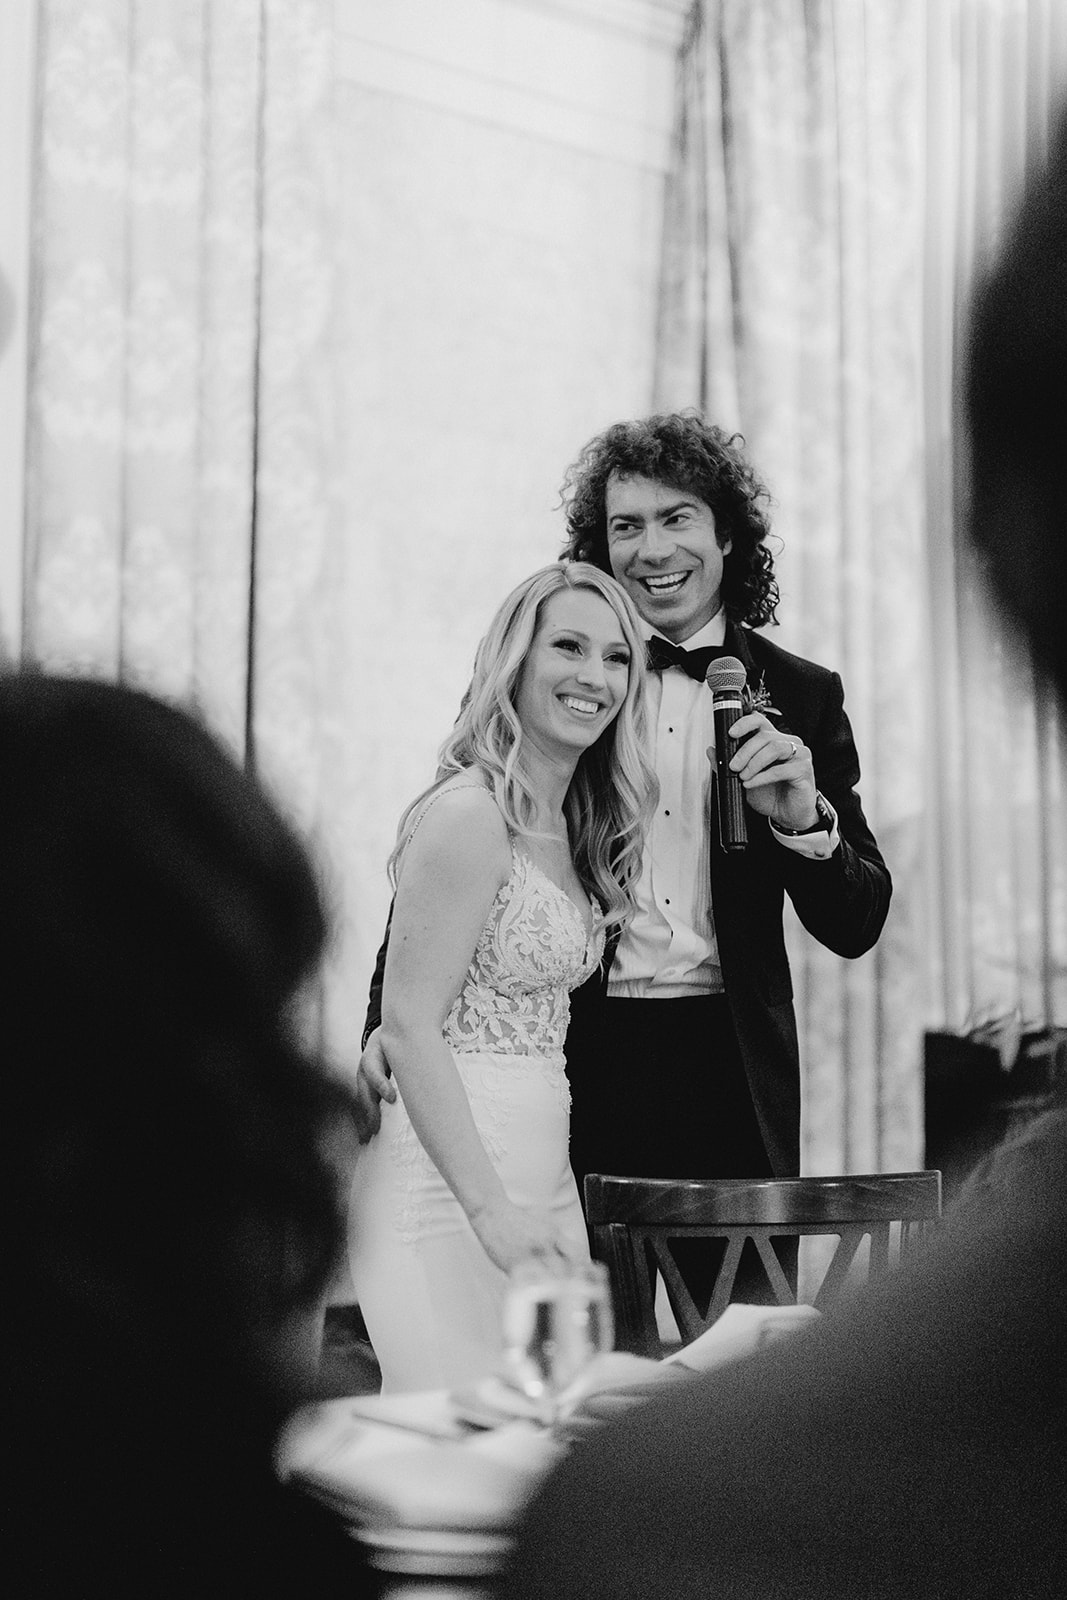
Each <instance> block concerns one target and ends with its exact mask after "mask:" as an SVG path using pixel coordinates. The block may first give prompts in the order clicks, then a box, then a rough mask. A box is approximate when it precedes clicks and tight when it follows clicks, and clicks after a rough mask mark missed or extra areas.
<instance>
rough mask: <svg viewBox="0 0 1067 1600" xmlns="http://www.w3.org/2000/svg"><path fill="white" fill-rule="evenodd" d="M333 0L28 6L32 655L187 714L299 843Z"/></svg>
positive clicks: (101, 0)
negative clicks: (32, 137)
mask: <svg viewBox="0 0 1067 1600" xmlns="http://www.w3.org/2000/svg"><path fill="white" fill-rule="evenodd" d="M332 25H333V18H332V6H331V5H330V3H329V0H298V3H296V0H226V3H225V4H216V3H208V4H205V3H203V0H41V4H40V7H39V33H38V37H39V57H38V95H37V103H38V135H37V152H36V163H35V166H36V170H35V173H34V203H33V218H34V233H33V242H32V257H33V260H32V267H33V282H34V296H33V302H32V305H31V311H30V336H29V345H30V352H31V362H30V374H29V392H28V449H27V514H26V528H25V541H26V547H25V553H24V573H25V584H24V618H23V621H24V629H23V637H24V654H25V655H26V657H27V658H28V659H30V660H33V661H36V662H39V663H41V664H43V665H45V666H47V667H49V668H52V669H59V670H68V671H75V672H83V673H91V674H94V675H99V676H104V677H108V678H121V679H124V680H126V681H132V682H135V683H138V684H140V685H142V686H144V687H146V688H148V689H150V690H152V691H154V692H156V693H160V694H163V695H165V696H167V697H169V698H172V699H175V700H178V701H180V702H183V703H186V704H188V705H191V706H193V707H195V708H198V709H199V711H200V712H201V713H202V714H203V715H204V716H205V718H206V719H207V720H208V721H209V723H210V724H211V725H212V726H213V727H214V728H215V729H216V731H217V732H218V733H219V734H220V735H221V736H222V737H223V738H224V739H225V740H226V741H227V742H228V744H229V746H230V747H231V749H232V750H233V751H234V753H235V754H236V755H237V756H238V757H239V758H244V759H245V760H246V761H247V762H248V764H249V765H250V766H254V767H255V768H256V770H257V771H258V772H259V773H260V775H261V776H262V777H263V778H264V779H265V781H266V782H267V783H268V784H269V785H270V786H271V787H272V788H273V789H274V790H275V791H276V793H277V795H278V797H279V798H280V800H281V802H282V804H283V806H284V808H285V809H286V810H287V811H288V812H289V814H290V815H291V816H292V817H293V819H294V820H295V821H296V822H297V824H298V825H299V826H300V827H301V828H302V830H304V831H305V833H307V834H309V835H310V836H311V837H313V838H317V839H320V840H325V841H327V842H329V841H330V840H331V839H332V837H333V835H334V834H335V833H336V831H337V829H336V828H335V827H334V824H333V818H334V817H335V816H336V813H337V811H338V809H339V804H340V801H339V796H340V794H341V792H342V791H343V789H344V774H343V760H342V757H341V756H340V755H339V752H340V750H341V745H342V741H341V740H340V739H339V737H338V735H337V730H336V724H337V720H338V719H337V716H336V713H335V711H334V710H333V707H334V706H335V705H336V695H337V694H338V693H339V692H340V690H339V685H338V681H337V673H336V670H335V668H336V660H335V654H336V652H335V651H334V648H333V631H334V630H335V629H336V627H337V626H339V621H340V619H337V618H336V617H335V616H334V614H333V611H332V610H331V608H330V607H329V606H328V605H327V604H326V603H325V600H326V597H327V596H328V595H329V594H330V593H331V592H332V591H333V590H334V589H335V588H336V585H337V582H338V563H339V561H340V559H341V556H340V544H339V540H338V539H337V537H336V533H335V527H336V517H335V514H334V505H335V488H334V464H333V445H332V428H333V422H334V417H335V413H336V406H335V404H334V400H333V393H332V386H333V379H332V373H333V370H334V369H333V362H332V354H331V334H332V329H331V306H332V280H333V271H332V264H331V263H332V245H333V241H332V229H331V224H330V217H331V194H332V177H331V171H330V151H331V132H332V130H331V124H330V113H331V85H332V79H331V64H332V42H333V33H332Z"/></svg>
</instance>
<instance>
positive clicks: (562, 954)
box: [444, 841, 604, 1062]
mask: <svg viewBox="0 0 1067 1600" xmlns="http://www.w3.org/2000/svg"><path fill="white" fill-rule="evenodd" d="M603 953H604V933H603V930H602V929H601V928H600V927H599V926H598V925H596V924H594V929H593V932H592V934H590V935H589V936H588V937H587V934H586V927H585V921H584V919H583V917H582V914H581V911H580V910H579V908H578V907H577V905H576V904H575V903H574V901H573V900H572V899H571V898H570V896H569V895H568V894H565V893H564V892H563V890H562V889H560V888H559V887H558V886H557V885H556V884H555V883H553V882H552V879H551V878H549V877H548V876H547V874H546V873H544V872H543V871H542V870H541V868H540V867H538V866H537V865H536V864H535V863H534V862H533V861H531V859H530V858H529V856H527V855H524V854H523V852H522V851H521V850H520V849H519V847H518V845H517V843H515V842H514V841H512V846H511V872H510V874H509V876H508V879H507V882H506V883H504V884H503V885H502V887H501V888H500V890H499V892H498V894H497V896H496V899H495V900H494V901H493V904H492V905H491V906H490V908H489V915H488V917H487V918H486V920H485V926H484V927H483V929H482V931H481V934H480V935H479V938H478V943H477V945H476V947H475V950H474V955H473V957H472V958H471V963H470V966H469V967H468V968H467V975H466V977H465V978H464V980H463V987H462V989H461V990H460V992H459V994H458V995H457V996H456V998H455V1000H454V1001H453V1003H452V1009H451V1010H450V1011H449V1013H448V1017H447V1019H446V1021H445V1027H444V1035H445V1039H446V1040H447V1042H448V1044H449V1045H450V1046H451V1048H452V1050H453V1051H454V1052H456V1053H460V1054H461V1053H463V1052H467V1051H491V1052H494V1053H497V1054H504V1055H527V1054H528V1055H538V1056H544V1057H548V1058H551V1059H558V1060H559V1061H561V1062H562V1059H563V1039H564V1035H565V1034H566V1032H567V1023H568V1021H569V1020H570V991H571V990H572V989H576V988H577V987H578V985H579V984H581V983H584V982H585V980H586V979H587V978H588V977H590V976H591V975H592V973H593V972H594V971H595V970H596V968H597V967H598V966H599V964H600V960H601V957H602V956H603Z"/></svg>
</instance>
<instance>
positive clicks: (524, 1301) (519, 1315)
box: [503, 1259, 615, 1423]
mask: <svg viewBox="0 0 1067 1600" xmlns="http://www.w3.org/2000/svg"><path fill="white" fill-rule="evenodd" d="M503 1331H504V1367H505V1372H506V1374H507V1377H508V1379H509V1380H510V1382H511V1383H513V1384H514V1385H515V1387H516V1388H518V1389H520V1390H521V1391H522V1393H523V1394H525V1395H527V1396H528V1397H529V1398H530V1399H531V1400H533V1401H535V1402H536V1403H537V1406H538V1415H539V1417H540V1420H541V1421H543V1422H545V1423H552V1422H555V1421H556V1420H557V1418H558V1414H559V1397H560V1395H561V1394H562V1393H563V1392H564V1391H565V1390H566V1389H568V1388H569V1387H570V1385H571V1384H572V1383H573V1382H574V1381H575V1379H576V1378H578V1377H580V1376H581V1374H582V1372H584V1370H585V1368H586V1367H587V1366H588V1365H589V1363H590V1362H591V1361H592V1360H593V1358H594V1357H595V1356H598V1355H601V1354H602V1353H603V1352H605V1351H608V1350H611V1349H612V1347H613V1345H614V1342H615V1336H614V1324H613V1321H612V1315H611V1292H610V1289H609V1287H608V1275H607V1270H606V1268H605V1267H604V1266H603V1264H602V1263H601V1262H599V1261H586V1262H576V1263H575V1262H568V1263H566V1264H561V1265H559V1266H556V1267H553V1266H550V1265H549V1264H548V1263H547V1262H544V1261H539V1260H536V1259H531V1260H529V1261H523V1262H521V1263H520V1264H519V1265H518V1266H517V1267H516V1268H515V1269H514V1270H513V1271H512V1273H511V1275H510V1278H509V1281H508V1290H507V1295H506V1297H505V1300H504V1316H503Z"/></svg>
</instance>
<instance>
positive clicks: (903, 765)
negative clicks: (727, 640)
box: [657, 0, 1067, 1171]
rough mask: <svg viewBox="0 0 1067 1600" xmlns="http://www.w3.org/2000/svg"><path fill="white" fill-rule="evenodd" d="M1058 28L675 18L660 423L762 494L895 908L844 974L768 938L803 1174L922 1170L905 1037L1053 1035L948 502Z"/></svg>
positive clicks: (1020, 762) (752, 16)
mask: <svg viewBox="0 0 1067 1600" xmlns="http://www.w3.org/2000/svg"><path fill="white" fill-rule="evenodd" d="M1065 22H1067V17H1065V16H1064V14H1063V11H1062V8H1059V10H1058V9H1057V7H1056V5H1055V4H1054V0H947V3H946V4H945V5H938V6H927V5H926V4H925V3H924V0H809V3H806V4H801V3H800V0H698V3H697V4H695V5H694V8H693V12H692V16H691V22H690V32H689V37H688V40H687V43H686V47H685V49H684V52H683V56H682V61H681V66H680V93H679V108H680V109H679V132H678V149H677V158H676V163H675V170H674V173H673V177H672V181H671V185H670V191H669V195H668V216H667V225H666V235H665V247H664V269H663V297H662V306H661V327H660V361H659V372H658V382H657V389H658V393H657V403H658V404H659V405H661V406H665V407H666V406H672V407H673V406H682V405H687V404H689V405H691V404H698V405H701V406H703V407H704V408H705V409H706V410H707V411H708V412H709V413H710V414H711V415H712V416H713V417H714V418H716V419H718V420H719V421H721V422H722V423H723V424H724V425H726V426H727V427H729V428H735V429H738V430H739V431H740V432H741V433H743V434H744V436H745V439H746V441H747V445H748V448H749V452H750V454H751V457H752V459H753V461H754V462H755V463H756V465H757V467H758V469H759V470H760V471H761V472H762V473H763V475H764V476H765V478H766V480H767V482H768V485H769V487H770V489H771V491H772V493H773V495H774V497H775V500H776V502H777V504H776V507H775V511H774V519H773V520H774V528H775V531H776V533H777V534H778V536H779V537H780V539H781V550H780V554H779V555H778V569H779V573H780V577H781V587H782V595H783V604H782V609H781V619H782V627H781V628H780V629H779V630H778V631H777V633H776V635H775V637H776V638H777V639H779V640H780V642H781V643H783V644H785V645H786V646H787V647H788V648H795V649H797V650H798V651H800V653H802V654H804V655H808V656H811V657H813V658H814V659H816V660H819V661H822V662H825V663H826V664H828V665H831V666H834V667H836V668H838V669H839V670H840V671H841V673H842V676H843V679H844V683H845V694H846V708H847V709H848V710H849V713H850V715H851V718H852V721H853V724H854V727H855V730H856V735H857V744H858V747H859V752H860V759H861V763H862V766H863V779H862V782H861V793H862V796H863V799H864V804H865V807H866V809H867V812H868V815H869V816H870V818H871V820H872V822H873V824H874V827H875V831H876V834H877V836H878V839H879V842H880V843H881V845H882V847H883V849H884V852H885V854H886V857H887V859H888V860H889V863H890V866H891V868H892V871H893V876H894V881H895V886H896V887H895V897H894V903H893V908H892V910H891V913H890V919H889V922H888V924H887V927H886V930H885V933H884V934H883V937H882V940H881V942H880V944H879V945H878V947H877V949H876V950H875V951H874V952H872V953H871V955H870V956H868V957H866V958H864V960H862V961H860V962H856V963H842V962H840V961H838V960H837V959H836V958H835V957H833V956H831V955H829V954H828V953H827V952H826V951H824V950H822V949H821V948H820V947H818V946H817V945H815V944H814V943H813V942H812V941H810V940H808V939H807V938H806V936H804V935H803V934H802V933H800V932H799V930H797V929H796V928H793V929H792V930H791V951H792V956H793V965H794V978H795V983H796V987H797V1007H798V1018H799V1021H800V1026H801V1033H802V1053H803V1058H804V1063H805V1076H806V1090H805V1127H804V1162H805V1168H806V1170H809V1171H832V1170H852V1171H857V1170H864V1169H872V1168H890V1167H907V1166H910V1165H913V1164H915V1163H916V1162H917V1161H918V1160H920V1159H921V1155H922V1143H921V1105H920V1086H921V1071H920V1069H921V1054H922V1034H923V1030H924V1028H926V1027H945V1026H948V1027H952V1028H965V1027H968V1026H972V1025H974V1024H975V1023H976V1022H979V1021H981V1020H983V1019H984V1018H985V1017H988V1016H989V1015H990V1014H992V1013H994V1012H997V1013H1007V1014H1009V1015H1014V1016H1015V1017H1016V1018H1017V1019H1021V1018H1023V1017H1024V1016H1025V1018H1026V1020H1027V1021H1028V1022H1029V1023H1030V1024H1031V1025H1034V1024H1041V1023H1044V1022H1051V1021H1053V1020H1059V1021H1061V1022H1062V1021H1063V1020H1064V1018H1065V1016H1067V994H1065V993H1064V992H1063V976H1062V975H1063V972H1064V958H1065V955H1067V885H1065V883H1064V855H1063V852H1064V835H1065V834H1067V826H1065V818H1064V809H1063V807H1064V801H1063V790H1062V783H1061V779H1060V777H1059V772H1060V768H1059V766H1058V753H1057V751H1056V750H1055V737H1054V734H1053V730H1052V727H1051V719H1050V718H1049V716H1048V715H1047V712H1046V711H1045V709H1043V708H1042V707H1041V706H1040V705H1039V704H1038V703H1037V701H1036V700H1035V697H1034V693H1033V688H1032V685H1029V684H1028V683H1027V682H1026V681H1025V678H1023V677H1021V676H1020V673H1019V670H1018V668H1017V666H1013V665H1012V663H1011V660H1010V650H1009V648H1008V647H1007V645H1006V644H1005V643H1004V641H1003V638H1002V635H1001V634H1000V633H999V631H998V630H997V628H996V626H995V624H994V623H993V621H992V620H991V619H990V618H988V616H987V615H986V614H985V613H984V611H982V610H980V607H979V600H978V596H977V584H976V582H975V577H974V574H973V573H972V572H971V571H970V569H969V566H968V563H967V561H966V558H965V557H964V556H963V555H962V554H961V546H960V541H959V538H958V536H957V533H956V520H955V519H956V518H957V515H958V513H959V512H960V510H961V508H960V506H959V503H958V496H957V495H956V493H955V492H954V487H953V486H954V484H956V483H957V482H959V481H960V477H959V472H960V465H961V463H960V460H959V434H958V428H957V420H956V419H957V413H956V411H955V410H954V409H953V402H954V399H955V396H956V392H957V390H958V385H959V374H960V370H961V363H962V357H963V353H964V352H963V348H962V345H961V337H962V333H963V330H964V328H965V326H966V323H965V318H966V307H967V302H968V291H969V285H970V282H971V277H972V274H973V271H974V268H975V258H976V255H977V253H978V249H979V245H978V241H979V240H981V239H985V240H987V241H989V243H993V242H995V238H996V231H997V227H998V226H999V225H1000V224H1001V223H1002V221H1003V218H1004V216H1005V208H1006V206H1007V205H1008V203H1009V200H1010V194H1011V181H1012V179H1013V178H1014V177H1015V176H1016V175H1017V174H1018V172H1019V171H1020V169H1021V166H1022V156H1023V154H1024V152H1025V150H1026V148H1027V146H1028V144H1029V147H1030V149H1031V151H1034V150H1036V149H1037V148H1038V147H1039V146H1040V143H1041V140H1042V138H1043V137H1044V132H1045V131H1046V130H1047V127H1048V119H1049V106H1050V102H1051V100H1052V99H1053V98H1054V85H1055V83H1056V82H1057V72H1058V71H1060V69H1061V68H1062V63H1063V56H1064V52H1063V38H1064V24H1065ZM1059 81H1062V79H1061V80H1059ZM1027 129H1029V130H1030V135H1029V139H1028V138H1027V134H1026V130H1027ZM1009 752H1010V753H1011V754H1010V755H1009V754H1008V753H1009ZM1057 964H1058V970H1059V973H1060V975H1061V976H1060V979H1059V983H1060V988H1059V990H1058V991H1057V993H1056V994H1054V993H1053V992H1052V990H1053V988H1054V987H1055V985H1054V984H1052V983H1051V981H1050V980H1046V979H1045V978H1043V976H1042V974H1043V973H1045V972H1047V971H1049V970H1055V969H1056V968H1057ZM1053 1009H1058V1019H1054V1017H1053V1015H1052V1011H1053Z"/></svg>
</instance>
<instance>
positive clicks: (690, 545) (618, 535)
mask: <svg viewBox="0 0 1067 1600" xmlns="http://www.w3.org/2000/svg"><path fill="white" fill-rule="evenodd" d="M604 510H605V519H606V522H607V532H608V560H609V561H610V562H611V571H612V574H613V576H614V577H616V578H617V579H618V581H619V582H620V583H621V584H622V586H623V588H624V589H625V590H626V592H627V594H628V595H629V596H630V598H631V600H632V601H633V602H634V604H635V605H636V607H637V609H638V611H640V613H641V615H642V616H643V617H644V619H645V621H646V622H647V623H648V624H649V625H650V626H651V627H653V628H655V629H656V631H657V633H662V634H663V636H664V638H666V639H671V640H673V642H674V643H675V644H684V642H685V640H686V639H689V638H692V636H693V634H694V633H696V632H697V631H698V629H700V628H702V627H703V626H704V624H705V623H706V622H710V621H711V619H712V617H713V616H714V615H715V614H716V612H717V611H718V610H719V608H720V606H721V605H722V572H723V558H724V557H725V556H726V555H727V554H728V553H729V550H730V540H729V539H725V540H723V541H722V542H721V543H720V541H719V537H718V534H717V533H716V530H715V514H714V512H713V511H712V509H711V507H710V506H709V505H707V504H705V502H704V501H703V500H701V499H700V498H699V496H698V495H695V494H693V493H692V491H691V490H688V489H677V488H674V487H673V486H672V485H671V484H669V483H660V482H658V481H657V480H656V479H654V478H636V477H635V478H623V477H620V476H619V475H618V474H617V473H612V475H611V477H610V478H609V479H608V483H607V489H606V491H605V496H604Z"/></svg>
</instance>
